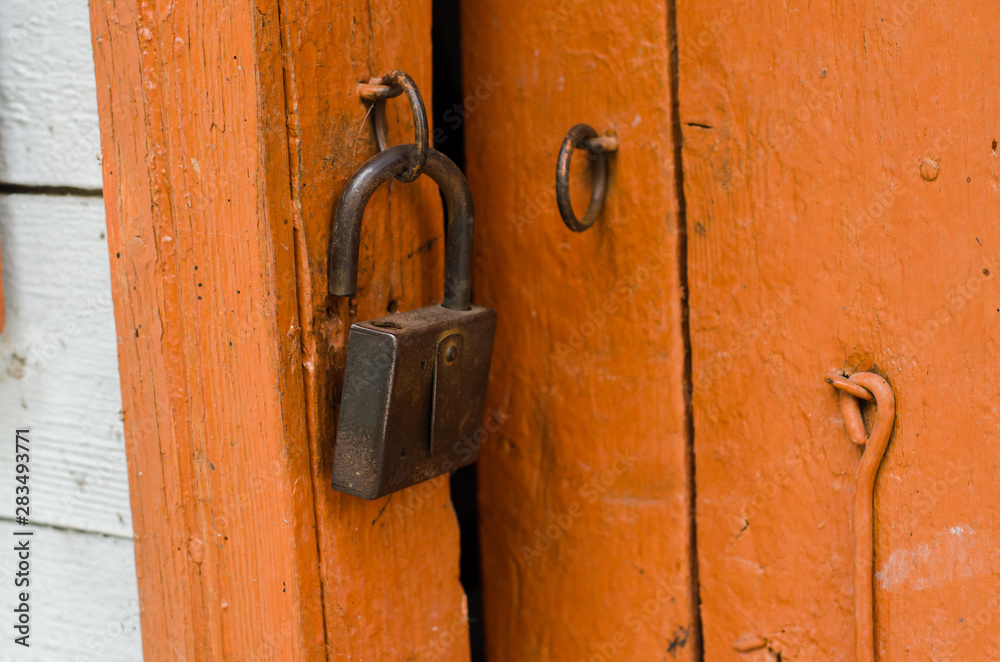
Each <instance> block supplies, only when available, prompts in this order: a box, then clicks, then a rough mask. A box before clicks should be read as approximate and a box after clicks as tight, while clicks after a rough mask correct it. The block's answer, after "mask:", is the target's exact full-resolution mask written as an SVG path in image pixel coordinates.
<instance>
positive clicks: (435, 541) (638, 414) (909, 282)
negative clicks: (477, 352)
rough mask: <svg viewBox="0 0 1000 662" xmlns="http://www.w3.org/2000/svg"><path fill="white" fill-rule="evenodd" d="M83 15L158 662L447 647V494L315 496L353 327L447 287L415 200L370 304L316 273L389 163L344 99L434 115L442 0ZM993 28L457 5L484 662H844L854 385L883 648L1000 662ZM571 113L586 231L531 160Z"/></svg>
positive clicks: (375, 277)
mask: <svg viewBox="0 0 1000 662" xmlns="http://www.w3.org/2000/svg"><path fill="white" fill-rule="evenodd" d="M91 11H92V19H93V28H94V49H95V54H96V58H97V72H98V83H99V84H98V91H99V99H100V105H101V121H102V141H103V151H104V165H105V174H104V177H105V180H104V181H105V192H106V197H107V201H108V227H109V241H110V245H111V256H112V272H113V283H114V288H115V300H116V317H117V327H118V336H119V350H120V361H121V367H122V377H123V395H124V401H125V417H126V433H127V440H128V448H129V466H130V482H131V490H132V499H133V511H134V517H135V528H136V550H137V551H136V553H137V560H138V569H139V578H140V593H141V597H142V605H143V610H144V611H143V636H144V641H145V649H146V656H147V658H148V659H178V658H180V659H233V660H254V659H261V660H269V659H281V660H319V659H324V658H325V659H332V660H341V659H343V660H348V659H351V660H355V659H360V660H412V659H428V660H438V659H444V660H456V661H459V662H461V661H462V660H468V659H470V650H469V642H468V623H467V619H468V607H467V600H466V596H465V594H464V592H463V590H462V586H461V585H460V583H459V578H458V561H459V559H458V556H459V531H458V527H457V525H456V521H455V516H454V511H453V509H452V506H451V503H450V500H449V492H448V490H449V487H448V478H447V477H440V478H437V479H434V480H433V481H430V482H428V483H426V484H423V485H419V486H417V487H415V488H411V489H410V490H407V491H404V492H400V493H397V494H394V495H391V496H389V497H386V498H383V499H381V500H378V501H375V502H365V501H361V500H358V499H355V498H353V497H346V496H343V495H340V494H338V493H336V492H334V491H332V490H331V489H330V486H329V482H330V480H329V477H330V465H331V462H332V451H333V441H334V440H333V431H334V430H335V428H336V411H337V403H338V402H339V388H340V386H339V385H340V384H341V382H342V379H343V364H344V359H345V350H346V334H347V330H348V329H349V326H350V323H351V322H352V321H353V320H354V319H362V318H371V317H377V316H381V315H383V314H385V313H386V312H390V311H395V310H407V309H410V308H415V307H417V306H420V305H424V304H426V303H428V302H430V301H432V300H434V299H435V298H437V297H439V295H440V291H441V287H442V278H441V275H442V272H443V265H442V256H441V247H442V243H443V242H442V241H441V239H442V236H443V234H442V223H441V207H440V201H439V199H438V195H437V193H436V192H435V190H434V187H433V185H432V184H431V183H430V182H429V181H424V180H421V181H420V182H418V183H417V184H413V185H402V184H398V183H392V184H390V185H388V186H387V187H385V189H384V190H383V191H380V192H379V193H378V194H377V195H376V196H375V198H374V199H373V201H372V203H371V204H370V205H369V209H368V213H367V220H366V222H365V226H364V230H363V232H364V234H363V237H362V256H361V278H360V282H359V295H358V297H356V298H355V299H352V300H345V299H339V298H333V297H328V296H327V295H326V287H325V286H326V280H325V274H326V269H327V264H326V245H327V241H328V238H329V225H330V220H331V213H332V210H333V207H334V205H335V203H336V200H337V197H338V196H339V194H340V191H341V190H342V188H343V185H344V182H345V180H346V179H347V177H348V176H349V175H350V174H351V173H352V172H353V171H354V170H355V169H356V168H357V166H359V165H360V164H361V163H362V162H363V161H364V160H365V159H366V158H368V157H369V156H371V155H372V154H373V153H374V145H373V141H372V139H371V132H370V127H369V125H368V124H367V121H368V120H367V119H366V118H365V107H364V105H363V104H361V103H360V101H359V99H358V97H357V91H356V84H357V83H360V82H363V81H366V80H368V78H370V77H371V76H373V75H377V74H380V73H384V72H386V71H388V70H390V69H394V68H399V69H404V70H406V71H408V72H409V73H410V74H411V75H413V77H414V78H415V79H416V80H417V81H418V83H419V85H420V87H421V89H422V90H423V92H424V97H425V99H426V100H427V101H428V102H430V100H431V99H432V98H433V97H432V90H431V73H430V70H431V55H430V54H431V43H430V42H431V39H430V31H431V2H430V0H421V1H419V2H415V3H402V4H401V3H397V2H393V0H384V1H383V0H379V1H378V2H375V3H360V2H354V1H351V2H348V3H346V4H338V3H333V2H322V3H319V4H313V3H305V2H297V1H295V0H278V1H271V0H225V1H224V2H222V3H221V4H218V5H213V6H212V7H210V8H209V7H202V6H198V5H190V6H187V5H185V6H177V5H175V4H172V3H158V2H153V3H148V2H144V3H137V2H134V1H133V0H98V1H95V2H93V3H92V7H91ZM996 19H1000V8H998V7H995V6H994V5H992V4H989V3H988V2H987V1H986V0H976V1H975V2H973V3H972V4H971V5H969V4H967V5H965V6H963V7H962V8H961V9H959V8H955V7H952V6H949V5H946V4H944V3H942V2H940V1H939V0H907V1H906V2H902V3H897V4H893V5H890V4H887V3H878V2H875V1H874V0H862V1H861V2H857V3H848V4H844V3H835V2H832V1H830V0H823V1H821V2H819V3H818V4H817V3H813V4H811V5H809V6H808V7H806V6H802V5H800V4H795V3H792V2H789V0H766V1H765V2H763V3H756V4H755V3H750V2H748V1H747V0H727V1H723V0H717V1H712V2H701V3H694V2H674V0H669V1H662V0H638V1H636V2H632V3H617V4H614V3H612V4H607V3H604V4H601V3H586V2H582V1H580V0H574V1H573V2H567V1H566V0H539V1H538V2H533V3H523V2H508V1H506V0H480V1H478V2H474V3H465V4H464V5H463V6H462V17H461V26H462V43H463V50H462V64H463V67H464V87H465V89H464V95H465V97H464V103H463V104H462V106H461V108H460V109H458V110H453V111H452V112H451V117H450V119H449V115H448V113H445V114H444V116H443V117H444V118H445V119H446V120H447V121H456V120H457V124H458V125H460V126H461V127H462V130H463V131H464V134H465V140H466V158H467V174H468V177H469V181H470V184H471V186H472V189H473V193H474V196H475V200H476V208H477V225H478V228H477V235H476V255H475V261H476V264H475V290H476V299H477V302H479V303H483V304H486V305H490V306H492V307H494V308H496V309H497V311H498V313H499V320H500V321H499V326H498V331H497V337H496V346H495V350H494V359H493V365H494V367H493V372H492V375H491V381H490V390H489V404H488V411H489V413H488V419H489V420H488V421H487V423H485V424H484V427H483V429H484V430H485V431H486V432H487V435H486V436H485V437H484V438H482V439H481V440H480V439H476V440H475V441H476V443H477V444H481V449H480V453H481V455H480V464H479V480H480V492H479V504H478V505H479V527H480V533H481V537H482V547H483V551H482V567H483V583H484V586H483V589H484V600H485V616H486V653H487V659H490V660H499V661H501V662H508V661H510V662H517V661H520V660H540V661H573V660H581V659H586V660H613V659H621V660H626V659H627V660H649V659H670V660H691V661H692V662H693V661H696V660H702V659H704V660H760V661H763V660H784V661H785V662H788V661H790V660H803V661H806V660H835V661H836V660H849V659H852V657H853V649H854V628H855V623H854V621H855V614H854V611H853V608H854V590H855V589H854V585H853V581H852V573H853V566H854V558H853V551H852V550H853V543H852V536H853V534H854V530H855V527H856V523H855V521H854V520H853V509H852V507H851V504H852V499H853V496H854V476H855V473H856V471H857V466H858V461H859V454H860V453H861V451H860V450H859V449H858V448H857V447H856V446H855V445H854V444H852V443H850V441H849V439H848V436H847V434H846V432H845V428H844V423H843V419H842V418H841V415H840V412H839V410H838V409H837V399H836V396H835V393H834V391H833V389H832V388H831V387H830V386H829V385H828V384H826V383H825V381H824V379H823V377H824V376H825V375H826V374H827V373H829V372H831V371H840V370H842V371H846V372H849V373H853V372H858V371H872V372H875V373H878V374H880V375H882V376H884V377H885V378H886V379H887V380H888V381H889V383H890V384H891V386H892V388H893V390H894V392H895V395H896V423H895V427H894V430H893V434H892V437H891V441H890V445H889V450H888V452H887V454H886V456H885V460H884V461H883V463H882V466H881V471H880V473H879V477H878V481H877V486H876V491H875V508H874V514H875V522H876V526H875V535H874V539H873V544H874V547H875V571H876V574H875V587H874V598H875V605H876V607H875V619H874V628H875V638H876V642H877V659H881V660H910V659H914V660H916V659H933V660H979V659H988V660H989V659H1000V638H998V637H997V634H996V632H997V628H996V627H995V624H996V622H997V618H998V617H1000V614H998V611H1000V600H998V597H1000V582H998V580H997V574H996V568H997V567H998V564H1000V550H998V547H997V544H996V540H997V539H998V536H1000V533H998V531H997V530H996V525H995V523H994V522H995V521H996V520H997V514H998V513H996V512H995V511H996V510H997V509H998V508H1000V505H998V502H997V499H996V495H997V494H998V493H1000V473H998V472H997V470H996V466H995V465H996V461H995V458H996V456H997V451H998V450H1000V442H998V440H997V432H998V431H1000V413H998V411H997V408H996V406H995V405H994V404H993V403H994V400H995V399H996V397H995V396H996V390H997V389H996V387H995V386H994V385H993V383H992V381H991V379H990V375H991V372H990V366H991V365H992V362H994V361H995V359H996V356H995V354H996V353H997V348H996V343H995V342H994V340H993V336H994V335H995V331H997V328H996V327H997V325H998V324H1000V299H998V294H1000V292H998V290H997V285H996V284H995V280H996V279H997V278H1000V256H998V253H997V245H998V242H1000V233H998V232H997V230H996V229H995V227H994V226H995V225H996V224H995V223H994V222H993V219H992V209H993V207H992V206H991V205H995V204H996V203H997V196H998V195H1000V186H998V185H997V177H996V176H995V173H996V172H997V171H998V169H1000V165H998V163H997V159H998V158H1000V149H998V147H997V141H998V140H1000V136H998V135H997V134H1000V127H996V126H994V124H995V120H994V116H995V115H996V112H995V111H996V110H997V108H996V107H997V106H998V105H1000V98H998V93H997V92H995V91H994V89H995V88H997V86H993V85H992V80H993V78H995V77H997V74H995V73H994V67H992V66H991V63H992V62H993V60H994V58H993V55H994V52H993V51H994V50H995V48H996V47H995V40H994V39H993V38H992V37H991V33H990V29H991V27H992V26H993V25H994V24H996V23H997V20H996ZM390 117H391V118H392V123H391V130H392V133H393V135H394V136H397V137H399V138H398V139H397V140H396V142H401V141H403V140H405V139H406V138H403V136H409V135H411V133H410V132H411V131H412V127H411V126H410V123H409V115H408V113H407V112H406V111H405V107H403V106H402V104H401V103H400V104H398V105H397V104H390ZM580 122H585V123H588V124H591V125H593V126H594V127H595V128H596V129H597V130H598V131H599V132H601V133H604V134H613V135H615V136H617V138H618V141H619V144H620V148H619V150H618V151H617V153H615V154H614V155H613V156H612V157H611V168H610V180H609V183H610V188H609V194H608V198H607V200H606V203H605V207H604V210H603V212H602V214H601V216H600V217H599V219H598V221H597V223H596V224H595V225H594V227H593V228H591V229H590V230H588V231H586V232H584V233H581V234H573V233H571V232H570V231H569V230H568V229H567V228H566V227H565V226H564V225H563V224H562V222H561V220H560V219H559V215H558V212H557V209H556V204H555V198H554V194H553V190H554V170H555V160H556V153H557V150H558V147H559V145H560V143H561V141H562V139H563V136H564V135H565V134H566V132H567V130H568V129H569V128H570V127H572V126H573V125H575V124H577V123H580ZM574 172H575V175H574V176H573V177H572V178H571V181H572V187H573V191H574V200H575V203H576V204H577V205H578V209H580V208H582V206H583V205H584V204H585V202H586V196H587V193H588V191H589V188H590V186H591V185H592V181H591V176H592V173H591V172H590V171H589V169H587V168H585V167H584V166H583V164H582V161H581V162H580V163H578V165H577V168H576V170H575V171H574Z"/></svg>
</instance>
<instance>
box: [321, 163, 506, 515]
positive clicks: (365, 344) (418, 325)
mask: <svg viewBox="0 0 1000 662" xmlns="http://www.w3.org/2000/svg"><path fill="white" fill-rule="evenodd" d="M415 150H416V147H415V146H414V145H399V146H396V147H392V148H390V149H387V150H385V151H383V152H380V153H379V154H377V155H376V156H374V157H372V158H371V159H369V160H368V162H366V163H365V164H364V165H362V166H361V167H360V168H359V169H358V171H357V172H356V173H354V175H353V176H352V177H351V179H350V180H349V181H348V182H347V186H346V188H345V189H344V193H343V194H342V195H341V197H340V203H339V204H338V206H337V214H336V219H335V221H334V227H333V233H332V235H331V237H330V252H329V268H330V272H329V280H330V282H329V291H330V294H333V295H335V296H353V295H354V293H355V291H356V289H357V280H358V245H359V242H360V239H361V219H362V217H363V216H364V212H365V206H366V205H367V204H368V200H369V199H370V198H371V196H372V194H373V193H374V192H375V190H376V189H377V188H378V187H379V186H380V185H382V184H383V183H384V182H386V181H388V180H389V179H391V178H392V177H394V176H395V175H398V174H400V173H402V172H403V171H405V170H406V169H407V168H408V167H409V166H410V158H411V157H412V155H413V152H414V151H415ZM423 173H424V174H426V175H428V176H430V177H431V179H433V180H434V181H435V182H437V184H438V186H439V187H440V188H441V192H442V193H443V194H444V199H445V203H446V205H447V208H448V219H447V224H446V227H445V235H446V240H445V286H444V301H443V303H441V304H439V305H431V306H427V307H425V308H419V309H417V310H411V311H408V312H404V313H395V314H392V315H388V316H386V317H382V318H380V319H376V320H372V321H370V322H358V323H355V324H353V325H352V326H351V332H350V336H349V338H348V346H347V364H346V368H345V375H344V388H343V395H342V397H341V402H340V421H339V423H338V426H337V446H336V449H335V450H334V459H333V487H334V489H336V490H339V491H341V492H346V493H348V494H353V495H355V496H359V497H363V498H365V499H376V498H378V497H381V496H384V495H386V494H389V493H390V492H395V491H397V490H401V489H403V488H405V487H409V486H410V485H415V484H417V483H419V482H422V481H425V480H428V479H429V478H433V477H435V476H438V475H440V474H443V473H448V472H451V471H454V470H455V469H458V468H460V467H463V466H465V465H467V464H471V463H472V462H474V461H475V460H476V457H477V455H478V450H479V448H478V446H479V444H478V443H477V442H474V441H472V440H473V439H474V436H475V433H476V431H477V429H478V428H479V426H480V425H481V423H482V418H483V409H484V407H485V404H486V384H487V379H488V377H489V371H490V358H491V356H492V354H493V334H494V331H495V330H496V322H497V314H496V311H495V310H493V309H491V308H484V307H482V306H474V305H472V303H471V298H472V232H473V216H472V193H471V192H470V191H469V184H468V182H467V181H466V179H465V175H463V174H462V171H461V170H459V169H458V166H456V165H455V164H454V163H453V162H452V161H451V160H450V159H448V157H446V156H444V155H443V154H441V153H440V152H437V151H435V150H433V149H431V150H429V152H428V154H427V161H426V163H425V164H424V167H423Z"/></svg>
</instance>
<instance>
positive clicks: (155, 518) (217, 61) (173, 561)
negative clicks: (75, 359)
mask: <svg viewBox="0 0 1000 662" xmlns="http://www.w3.org/2000/svg"><path fill="white" fill-rule="evenodd" d="M205 9H206V8H203V7H202V6H200V5H196V4H186V5H183V6H181V5H169V6H160V5H158V4H148V3H133V2H130V1H129V0H117V1H116V0H103V1H98V2H94V3H92V4H91V17H92V26H93V42H94V43H93V45H94V53H95V60H96V66H97V75H98V81H99V82H98V86H97V89H98V106H99V111H100V117H101V134H102V143H103V144H102V148H103V154H104V166H105V169H104V190H105V192H106V200H107V215H108V223H107V225H108V238H109V245H110V253H111V265H112V266H111V273H112V278H111V282H112V291H113V294H114V300H115V319H116V324H117V329H118V343H119V360H120V365H121V372H122V395H123V404H124V409H125V439H126V448H127V452H128V456H129V483H130V486H131V496H132V515H133V519H134V525H135V535H136V562H137V572H138V577H139V596H140V601H141V604H142V608H143V622H142V628H143V648H144V653H145V657H146V659H148V660H158V659H177V658H181V659H219V660H237V659H238V660H251V659H253V660H277V659H281V660H289V661H296V660H320V659H324V658H325V647H324V634H323V612H322V604H321V598H320V583H319V573H318V565H319V563H318V558H317V547H316V534H315V521H314V515H313V496H312V482H311V480H310V479H309V449H308V444H307V438H306V421H305V412H304V406H303V402H304V395H303V387H302V384H303V381H302V370H301V367H300V360H299V359H300V357H299V351H298V350H299V339H298V334H297V328H298V325H299V321H298V314H297V304H296V282H295V255H294V247H295V238H294V234H293V225H292V209H291V200H290V198H289V187H288V181H289V175H288V164H287V158H288V147H287V141H286V138H285V122H284V119H285V118H284V98H283V90H282V52H281V50H280V48H279V44H280V43H281V33H280V30H279V23H278V14H279V12H278V7H277V6H276V4H274V3H267V2H250V1H244V0H227V1H225V2H221V3H215V4H214V5H213V6H212V8H211V11H206V10H205Z"/></svg>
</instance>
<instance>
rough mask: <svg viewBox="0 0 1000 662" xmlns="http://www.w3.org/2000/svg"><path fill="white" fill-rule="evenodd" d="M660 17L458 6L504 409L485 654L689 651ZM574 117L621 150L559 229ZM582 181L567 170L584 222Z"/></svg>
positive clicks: (481, 272)
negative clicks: (595, 208)
mask: <svg viewBox="0 0 1000 662" xmlns="http://www.w3.org/2000/svg"><path fill="white" fill-rule="evenodd" d="M669 18H670V17H669V16H668V13H667V5H666V3H663V2H652V1H649V2H647V1H641V2H636V3H630V4H628V5H627V6H625V5H623V4H622V3H618V4H613V5H609V4H602V3H570V2H556V1H555V0H552V1H549V0H545V1H543V2H535V3H519V2H507V1H502V0H484V1H483V2H476V3H466V4H465V5H464V6H463V15H462V29H463V40H464V43H465V44H467V45H468V46H467V47H466V49H465V50H464V60H463V62H464V68H465V94H466V95H467V97H466V100H465V104H464V108H463V109H462V110H461V112H459V113H456V116H457V117H458V118H463V117H465V118H466V120H465V121H466V122H467V124H466V139H467V155H468V175H469V180H470V182H471V184H472V187H473V192H474V193H475V196H476V210H477V230H478V231H477V237H476V272H475V277H476V284H475V288H476V292H477V296H478V297H479V300H480V302H481V303H483V304H485V305H490V306H494V307H495V308H496V309H497V310H498V313H499V324H498V328H497V338H496V346H495V350H494V361H493V373H492V375H491V384H490V396H489V405H488V406H489V407H492V408H493V409H494V410H496V411H497V412H501V413H503V414H505V415H508V416H509V420H507V421H506V422H505V423H504V424H503V425H502V426H500V427H499V428H498V429H497V430H496V431H495V432H494V433H492V434H490V435H489V436H488V437H486V439H485V440H484V444H483V447H482V451H481V455H480V460H479V477H480V501H481V503H480V513H481V515H480V516H481V532H482V537H483V548H484V549H483V581H484V592H485V608H486V614H487V622H486V638H487V648H488V655H489V657H490V659H495V660H567V661H569V660H572V661H574V662H575V661H576V660H582V659H586V660H592V659H595V660H606V659H623V660H624V659H644V660H648V659H671V660H673V659H677V660H698V659H700V657H699V653H698V651H699V647H700V644H699V642H698V634H697V633H698V628H697V614H696V602H695V600H694V589H693V585H692V581H691V576H692V575H691V572H692V564H691V560H692V550H691V494H690V491H689V487H690V485H689V482H690V480H691V475H690V473H689V470H688V460H689V455H688V451H689V448H688V442H689V436H688V428H687V425H688V418H687V413H686V406H685V397H684V388H685V340H684V334H683V327H682V325H683V305H682V278H681V273H682V271H681V263H680V261H679V256H680V254H681V247H682V241H681V238H680V233H681V232H682V231H683V228H682V227H681V223H680V221H679V205H678V199H677V196H676V190H677V189H676V186H675V182H676V179H675V176H676V173H675V163H674V148H675V143H674V140H673V128H674V125H673V123H672V101H673V100H672V92H671V72H670V61H669V53H670V52H671V49H672V41H671V35H670V32H669V29H668V28H669ZM579 122H586V123H589V124H591V125H592V126H594V127H595V128H596V129H597V130H598V132H601V133H603V132H606V131H614V132H616V133H617V135H618V137H619V139H620V143H621V148H620V151H619V152H618V153H617V154H616V155H615V156H614V157H613V158H612V165H611V182H610V192H609V195H608V200H607V206H606V208H605V210H604V212H603V214H602V215H601V217H599V218H598V219H597V221H596V223H595V224H594V226H593V227H592V228H591V229H590V230H588V231H587V232H585V233H582V234H573V233H571V232H570V231H569V230H568V229H567V228H566V227H565V226H564V225H563V223H562V221H561V219H560V217H559V215H558V212H557V209H556V202H555V197H554V187H555V166H556V155H557V152H558V150H559V145H560V143H561V142H562V140H563V137H564V136H565V135H566V132H567V131H568V130H569V129H570V127H572V126H573V125H574V124H577V123H579ZM574 163H575V164H577V170H576V172H580V171H581V170H582V168H583V163H584V156H583V155H582V154H581V153H577V156H576V159H575V161H574ZM589 187H590V181H589V176H588V175H587V174H586V171H584V174H582V176H578V175H573V177H572V178H571V189H572V190H573V191H574V195H575V196H576V198H575V202H576V204H577V207H576V209H577V211H578V214H582V210H583V207H582V205H583V204H585V200H586V197H587V195H589Z"/></svg>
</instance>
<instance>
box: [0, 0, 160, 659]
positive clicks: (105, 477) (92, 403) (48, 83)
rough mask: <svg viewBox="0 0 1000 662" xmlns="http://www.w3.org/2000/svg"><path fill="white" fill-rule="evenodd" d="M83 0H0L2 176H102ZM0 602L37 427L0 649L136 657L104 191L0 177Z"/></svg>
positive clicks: (3, 654)
mask: <svg viewBox="0 0 1000 662" xmlns="http://www.w3.org/2000/svg"><path fill="white" fill-rule="evenodd" d="M99 149H100V143H99V132H98V122H97V101H96V93H95V84H94V72H93V58H92V54H91V46H90V25H89V17H88V9H87V0H0V184H17V185H24V186H32V187H34V186H47V187H52V186H56V187H75V188H80V189H89V190H92V191H94V192H96V191H99V189H100V186H101V172H100V161H99ZM0 250H2V252H3V287H4V293H5V296H6V307H7V328H6V330H5V331H4V332H3V333H2V334H0V613H2V614H5V615H10V614H11V613H12V610H13V608H14V599H15V588H14V586H13V582H12V574H13V565H14V562H15V559H14V556H13V552H12V549H13V537H12V535H11V532H12V531H13V529H14V528H16V527H15V525H14V524H13V522H12V521H11V520H12V517H13V510H14V503H13V497H14V485H15V483H14V476H13V466H12V465H13V437H14V429H15V428H16V427H30V428H31V430H32V441H31V445H32V448H33V451H32V459H31V467H32V474H31V479H30V487H31V497H32V520H33V529H34V531H35V536H34V538H33V541H32V545H33V555H32V558H31V561H32V589H33V590H32V591H31V605H32V615H33V618H32V623H33V627H32V638H31V643H32V647H31V648H30V649H27V650H26V649H23V648H22V647H20V646H16V645H14V644H13V642H12V639H13V631H12V629H11V626H10V618H9V616H2V617H0V662H2V661H6V660H11V661H14V660H17V661H18V662H20V661H22V660H25V661H28V660H32V661H33V660H38V661H40V662H41V661H44V662H78V661H79V662H82V661H89V660H94V661H95V662H96V661H97V660H101V661H102V662H119V661H121V662H134V661H136V660H141V659H142V652H141V642H140V636H139V619H138V594H137V588H136V578H135V561H134V556H133V544H132V520H131V513H130V510H129V502H128V480H127V472H126V465H125V453H124V444H123V430H122V420H121V392H120V386H119V378H118V356H117V348H116V334H115V327H114V318H113V312H112V306H111V295H110V278H109V261H108V247H107V240H106V238H105V227H104V204H103V200H102V199H101V198H100V197H99V196H94V195H91V196H89V197H88V196H83V197H81V196H74V195H40V194H38V193H37V192H28V193H26V194H20V193H19V194H3V193H0Z"/></svg>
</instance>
